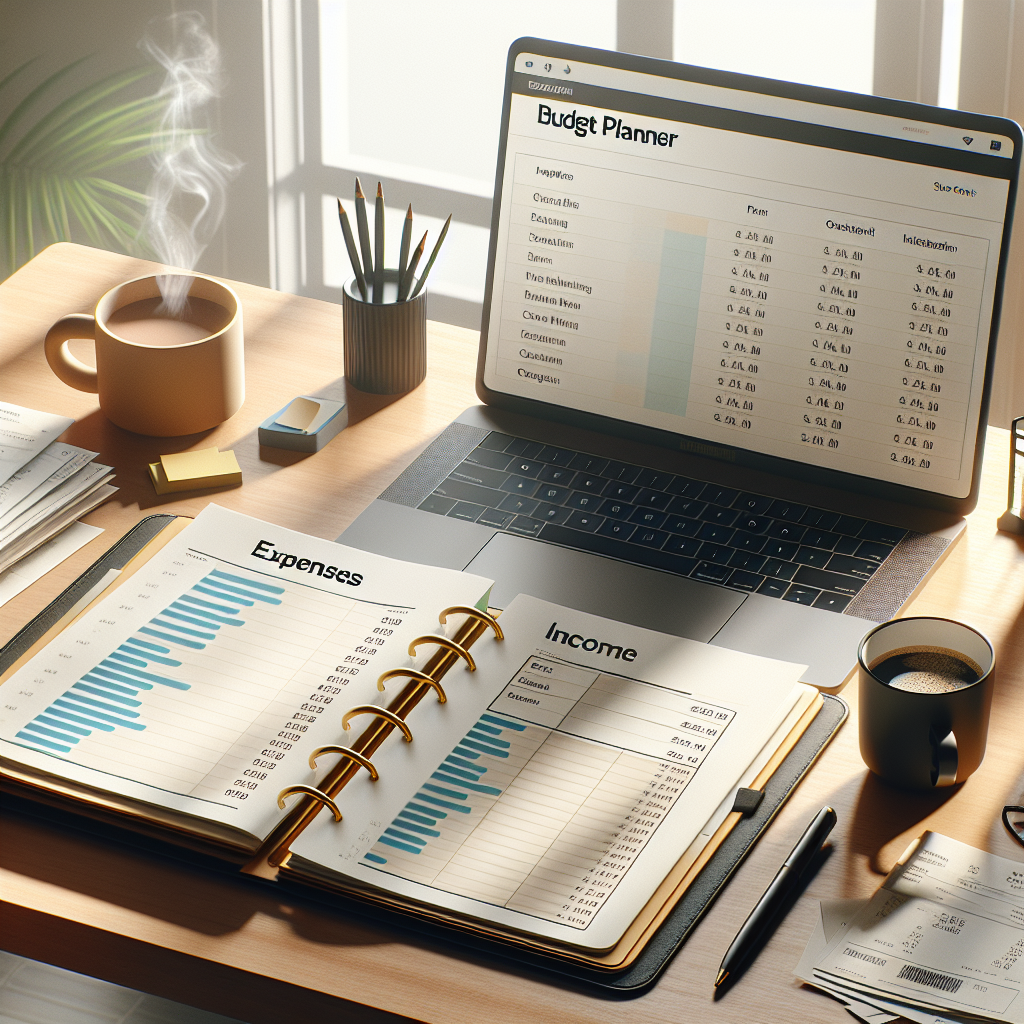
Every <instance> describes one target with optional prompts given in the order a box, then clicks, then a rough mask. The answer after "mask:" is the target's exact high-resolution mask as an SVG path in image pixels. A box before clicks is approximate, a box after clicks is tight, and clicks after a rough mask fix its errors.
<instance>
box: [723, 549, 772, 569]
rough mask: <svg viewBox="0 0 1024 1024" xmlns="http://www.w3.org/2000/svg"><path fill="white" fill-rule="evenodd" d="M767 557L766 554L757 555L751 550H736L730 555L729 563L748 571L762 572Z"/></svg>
mask: <svg viewBox="0 0 1024 1024" xmlns="http://www.w3.org/2000/svg"><path fill="white" fill-rule="evenodd" d="M766 561H767V559H766V558H765V557H764V555H755V554H753V552H750V551H734V552H733V553H732V554H731V555H730V556H729V564H730V565H732V566H735V567H736V568H737V569H745V570H746V571H747V572H760V571H761V566H762V565H764V563H765V562H766Z"/></svg>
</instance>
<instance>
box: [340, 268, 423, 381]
mask: <svg viewBox="0 0 1024 1024" xmlns="http://www.w3.org/2000/svg"><path fill="white" fill-rule="evenodd" d="M397 294H398V271H397V270H385V271H384V301H383V302H382V303H379V304H376V305H375V304H374V303H372V302H364V301H363V298H362V296H361V295H360V294H359V285H358V284H357V283H356V280H355V278H353V279H352V280H351V281H349V282H348V283H347V284H346V285H345V289H344V299H343V300H342V308H343V310H344V317H345V380H346V381H347V382H348V383H349V384H351V385H352V386H353V387H355V388H358V389H359V390H360V391H367V392H369V393H370V394H373V395H398V394H402V393H403V392H406V391H412V389H413V388H414V387H416V386H417V385H418V384H419V383H420V382H421V381H422V380H423V378H424V377H425V376H426V375H427V292H426V289H424V290H423V291H421V292H420V294H419V295H417V296H416V298H414V299H407V300H406V301H405V302H396V301H395V298H396V296H397Z"/></svg>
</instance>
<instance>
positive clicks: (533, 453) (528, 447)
mask: <svg viewBox="0 0 1024 1024" xmlns="http://www.w3.org/2000/svg"><path fill="white" fill-rule="evenodd" d="M543 450H544V445H542V444H539V443H538V442H537V441H527V440H526V438H525V437H517V438H514V439H513V441H512V443H511V444H510V445H509V446H508V447H507V448H506V449H505V451H506V452H508V454H509V455H521V456H522V457H523V458H524V459H535V458H537V456H538V455H540V453H541V452H542V451H543Z"/></svg>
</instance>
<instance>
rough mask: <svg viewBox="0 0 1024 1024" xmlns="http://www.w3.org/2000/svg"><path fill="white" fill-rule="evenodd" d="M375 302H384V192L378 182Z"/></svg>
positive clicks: (374, 226) (375, 230) (374, 225)
mask: <svg viewBox="0 0 1024 1024" xmlns="http://www.w3.org/2000/svg"><path fill="white" fill-rule="evenodd" d="M373 301H374V302H376V303H377V304H378V305H379V304H380V303H381V302H383V301H384V190H383V189H382V188H381V187H380V182H379V181H378V182H377V208H376V210H375V211H374V217H373Z"/></svg>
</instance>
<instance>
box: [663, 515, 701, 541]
mask: <svg viewBox="0 0 1024 1024" xmlns="http://www.w3.org/2000/svg"><path fill="white" fill-rule="evenodd" d="M662 525H663V526H664V527H665V529H666V530H668V532H669V533H681V534H682V535H683V536H684V537H696V536H697V531H698V530H699V529H700V520H699V519H687V518H685V517H684V516H672V515H670V516H669V517H668V518H667V519H666V520H665V522H664V523H662Z"/></svg>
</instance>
